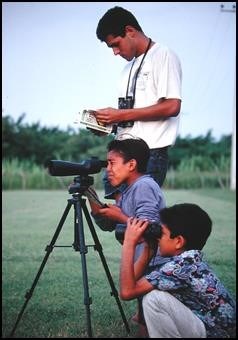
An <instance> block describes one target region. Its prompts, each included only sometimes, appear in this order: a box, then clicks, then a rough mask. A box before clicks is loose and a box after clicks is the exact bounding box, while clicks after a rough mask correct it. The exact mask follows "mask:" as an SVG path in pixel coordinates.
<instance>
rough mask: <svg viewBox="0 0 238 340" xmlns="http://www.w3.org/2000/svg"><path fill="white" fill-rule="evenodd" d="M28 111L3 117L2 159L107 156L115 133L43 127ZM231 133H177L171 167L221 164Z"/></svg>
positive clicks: (205, 167) (39, 162) (39, 161)
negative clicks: (27, 119) (27, 115)
mask: <svg viewBox="0 0 238 340" xmlns="http://www.w3.org/2000/svg"><path fill="white" fill-rule="evenodd" d="M24 118H25V114H22V115H21V116H20V117H19V118H18V119H17V120H16V121H14V119H13V118H12V117H11V116H9V115H7V116H3V117H2V160H14V159H17V160H19V161H25V160H27V161H31V162H32V163H34V164H37V165H44V164H45V162H46V161H48V160H49V159H61V160H67V161H72V162H80V161H83V160H85V159H89V158H91V157H92V156H96V157H98V158H99V159H105V157H106V146H107V144H108V142H109V141H110V140H112V139H113V135H109V136H106V137H98V136H96V135H94V134H92V133H90V132H89V131H88V130H86V129H73V128H70V127H68V128H67V129H66V130H61V129H59V128H58V127H42V126H41V125H40V123H33V124H29V123H25V122H24ZM230 155H231V135H224V136H222V137H221V138H220V139H219V140H217V141H216V140H215V139H214V138H213V136H212V133H211V131H208V132H207V133H206V135H205V136H198V137H191V136H190V135H188V136H187V137H185V138H182V137H180V136H178V137H177V140H176V144H175V146H174V147H172V148H170V151H169V168H170V169H177V168H178V167H181V165H182V164H185V163H186V162H189V163H191V160H193V163H194V162H195V163H196V168H198V169H199V170H201V171H206V170H209V169H214V167H220V164H221V160H223V161H224V160H227V161H228V162H229V160H230Z"/></svg>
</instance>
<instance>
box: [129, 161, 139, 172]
mask: <svg viewBox="0 0 238 340" xmlns="http://www.w3.org/2000/svg"><path fill="white" fill-rule="evenodd" d="M129 166H130V170H131V171H133V170H135V169H136V168H137V161H136V160H135V159H134V158H132V159H130V160H129Z"/></svg>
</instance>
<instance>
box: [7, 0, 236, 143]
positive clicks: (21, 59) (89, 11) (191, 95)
mask: <svg viewBox="0 0 238 340" xmlns="http://www.w3.org/2000/svg"><path fill="white" fill-rule="evenodd" d="M221 4H222V2H207V3H205V2H188V3H185V2H176V3H175V2H166V3H165V2H155V3H154V2H153V3H152V2H133V3H132V2H67V3H66V2H54V3H52V2H17V3H15V2H3V3H2V9H3V11H2V16H3V33H2V36H3V51H2V54H3V101H2V111H3V115H4V116H6V115H10V116H12V117H13V119H14V120H16V119H17V118H18V117H19V116H20V115H21V114H22V113H25V114H26V117H25V120H24V122H28V123H30V124H31V123H36V122H39V123H40V125H41V126H48V127H53V126H58V127H59V128H60V129H61V128H62V129H65V128H67V127H68V126H70V127H76V128H77V125H75V124H74V120H75V117H76V115H77V112H79V111H82V110H84V109H97V108H103V107H108V106H113V107H116V106H117V97H118V94H117V93H118V83H119V77H120V72H121V70H122V68H123V66H124V65H125V63H126V61H125V60H124V59H122V58H121V57H119V56H114V55H113V52H112V50H111V49H109V48H107V46H106V45H105V43H101V42H100V41H99V40H98V39H97V38H96V33H95V31H96V27H97V24H98V21H99V20H100V18H101V17H102V16H103V14H104V13H105V12H106V11H107V10H108V9H109V8H111V7H114V6H115V5H119V6H122V7H124V8H126V9H128V10H130V11H132V12H133V14H134V15H135V16H136V18H137V19H138V21H139V23H140V25H141V27H142V29H143V31H144V33H145V34H146V35H147V36H149V37H151V38H152V39H153V40H154V41H156V42H160V43H162V44H165V45H167V46H169V47H170V48H171V49H173V50H174V51H175V52H176V53H177V55H178V56H179V58H180V60H181V63H182V69H183V90H182V94H183V102H182V110H181V122H180V136H182V137H185V136H188V135H190V136H192V137H196V136H198V135H205V134H206V133H207V132H208V130H211V131H212V135H213V136H214V137H215V138H220V137H221V136H222V135H227V134H230V133H232V125H233V124H234V123H233V112H234V90H235V86H234V85H235V48H236V46H235V26H236V21H235V20H236V18H235V17H236V14H235V12H234V11H233V10H232V4H235V3H232V2H229V3H224V5H225V7H224V10H221Z"/></svg>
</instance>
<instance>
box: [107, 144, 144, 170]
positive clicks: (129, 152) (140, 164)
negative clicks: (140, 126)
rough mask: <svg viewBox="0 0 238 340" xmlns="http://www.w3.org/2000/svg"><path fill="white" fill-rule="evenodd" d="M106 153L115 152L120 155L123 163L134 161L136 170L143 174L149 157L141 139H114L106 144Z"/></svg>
mask: <svg viewBox="0 0 238 340" xmlns="http://www.w3.org/2000/svg"><path fill="white" fill-rule="evenodd" d="M107 149H108V151H116V152H118V153H120V154H121V156H122V157H123V159H124V161H125V162H128V161H129V160H131V159H135V160H136V162H137V170H138V172H140V173H145V172H146V169H147V163H148V161H149V157H150V149H149V147H148V145H147V143H146V142H145V141H144V140H143V139H140V138H138V139H134V138H128V139H122V140H118V139H115V140H113V141H111V142H110V143H109V144H108V147H107Z"/></svg>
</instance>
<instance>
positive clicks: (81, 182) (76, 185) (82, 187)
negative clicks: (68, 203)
mask: <svg viewBox="0 0 238 340" xmlns="http://www.w3.org/2000/svg"><path fill="white" fill-rule="evenodd" d="M92 184H93V177H92V176H88V175H80V176H77V177H74V182H73V183H72V184H70V186H69V190H68V191H69V193H70V194H80V195H82V194H83V193H84V192H85V191H86V190H87V189H88V187H89V186H90V185H92Z"/></svg>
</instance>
